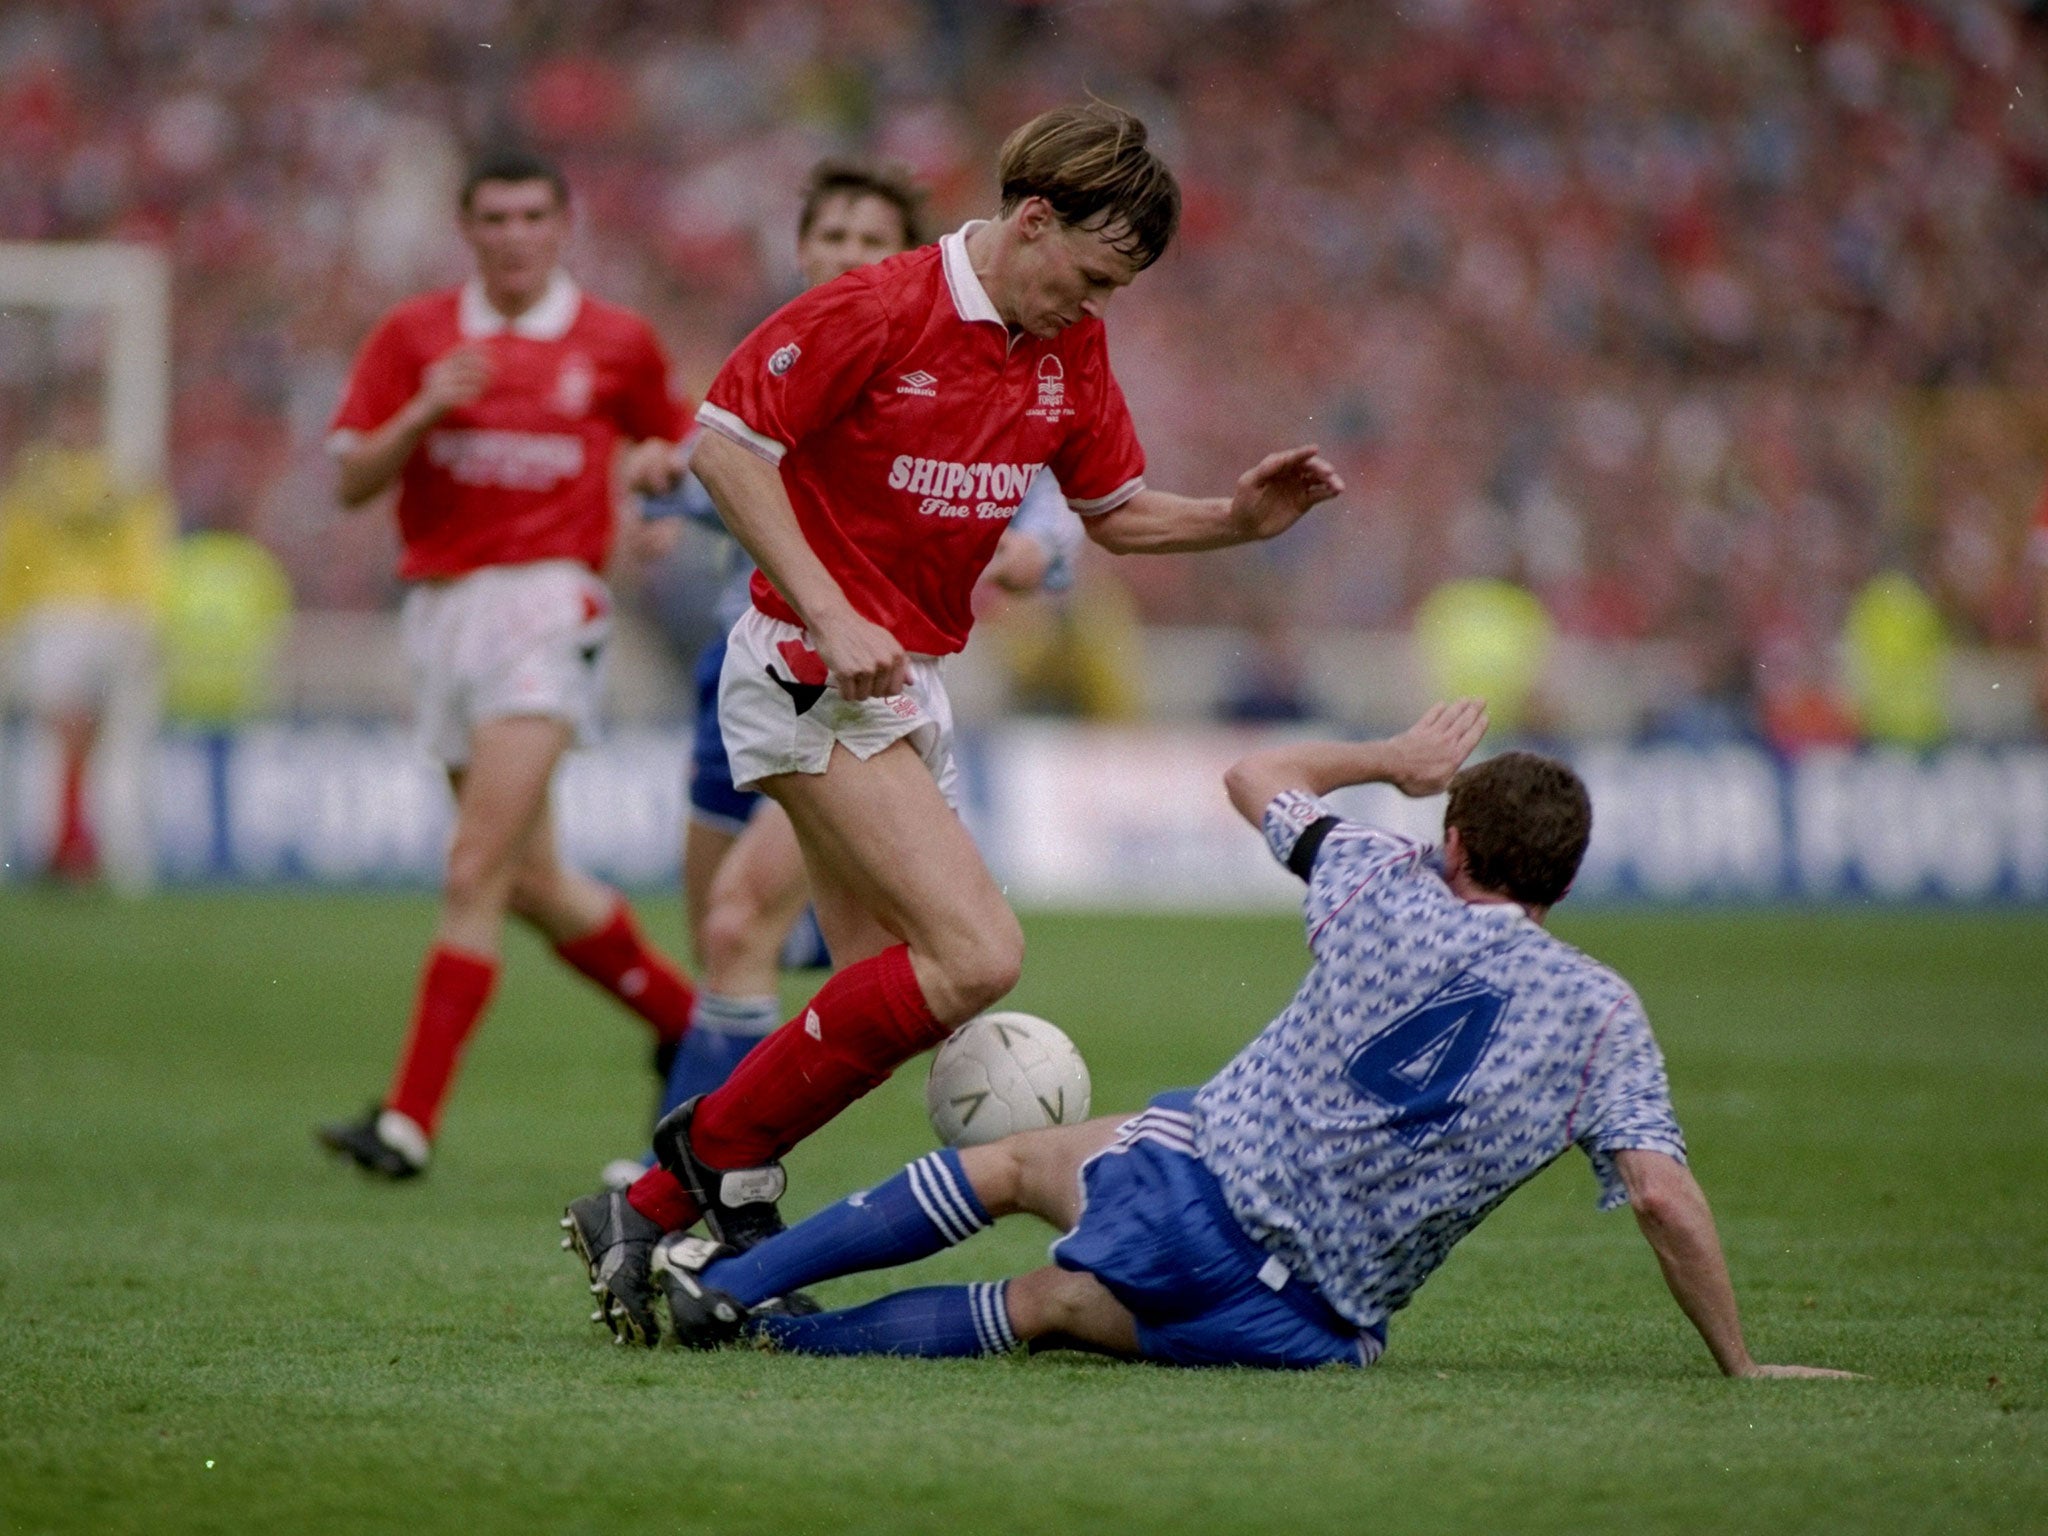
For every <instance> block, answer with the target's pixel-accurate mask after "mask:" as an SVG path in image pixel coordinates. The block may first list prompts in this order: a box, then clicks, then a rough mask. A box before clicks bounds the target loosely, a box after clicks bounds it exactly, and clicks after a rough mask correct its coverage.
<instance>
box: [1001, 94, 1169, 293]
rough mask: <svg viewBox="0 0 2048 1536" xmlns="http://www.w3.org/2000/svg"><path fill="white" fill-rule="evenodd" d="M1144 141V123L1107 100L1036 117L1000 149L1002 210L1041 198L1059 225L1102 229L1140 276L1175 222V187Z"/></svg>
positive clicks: (1158, 253)
mask: <svg viewBox="0 0 2048 1536" xmlns="http://www.w3.org/2000/svg"><path fill="white" fill-rule="evenodd" d="M1145 139H1146V134H1145V125H1144V124H1143V123H1142V122H1140V121H1139V120H1138V119H1137V118H1135V117H1133V116H1132V115H1131V114H1130V113H1128V112H1126V111H1124V110H1123V109H1122V108H1120V107H1112V106H1110V105H1109V104H1108V103H1107V102H1101V101H1091V102H1088V103H1087V104H1085V105H1083V106H1078V107H1055V108H1054V109H1053V110H1052V111H1050V112H1043V113H1040V114H1039V115H1038V116H1037V117H1034V118H1033V119H1031V121H1030V122H1028V123H1026V124H1025V125H1024V126H1023V127H1022V128H1019V129H1018V130H1017V131H1016V132H1015V133H1013V134H1011V135H1010V137H1009V138H1008V140H1007V141H1005V142H1004V144H1003V153H1002V159H1001V161H1000V163H999V167H998V170H999V174H1000V175H1001V177H1002V181H1003V212H1004V213H1009V212H1011V211H1012V210H1013V209H1015V208H1016V206H1017V205H1018V204H1019V203H1021V202H1023V201H1024V199H1025V198H1027V197H1042V198H1044V199H1045V200H1046V201H1047V202H1048V203H1050V204H1051V205H1052V211H1053V212H1054V213H1056V214H1058V215H1059V218H1060V222H1061V223H1063V224H1068V225H1072V226H1073V227H1075V228H1077V229H1088V230H1100V231H1102V232H1103V233H1104V235H1105V237H1106V238H1107V239H1108V240H1109V243H1110V244H1111V245H1112V246H1114V247H1115V248H1116V249H1117V250H1119V251H1121V252H1123V253H1124V254H1125V255H1126V256H1129V257H1130V258H1131V259H1132V260H1133V261H1135V262H1136V263H1137V264H1138V270H1140V271H1143V270H1144V269H1145V268H1146V267H1149V266H1151V265H1152V263H1153V262H1155V261H1157V260H1158V259H1159V258H1160V257H1161V256H1163V255H1165V254H1166V247H1167V246H1168V245H1169V244H1171V243H1172V241H1173V232H1174V229H1175V228H1176V227H1177V226H1178V225H1179V223H1180V183H1178V182H1176V181H1175V180H1174V179H1173V172H1172V171H1169V170H1168V169H1167V168H1166V162H1165V161H1163V160H1161V159H1160V158H1159V157H1158V156H1157V155H1155V154H1154V153H1153V152H1152V151H1151V150H1150V149H1149V148H1147V147H1146V143H1145Z"/></svg>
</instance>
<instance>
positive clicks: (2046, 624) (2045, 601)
mask: <svg viewBox="0 0 2048 1536" xmlns="http://www.w3.org/2000/svg"><path fill="white" fill-rule="evenodd" d="M2027 563H2028V564H2029V565H2031V566H2032V567H2033V568H2034V655H2035V661H2034V714H2035V718H2036V719H2037V721H2038V722H2039V724H2040V727H2041V733H2042V734H2043V735H2044V736H2048V490H2044V491H2042V493H2041V502H2040V505H2039V506H2037V507H2035V508H2034V525H2033V527H2031V528H2029V529H2028V530H2027Z"/></svg>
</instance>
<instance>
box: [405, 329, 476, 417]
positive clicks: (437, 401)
mask: <svg viewBox="0 0 2048 1536" xmlns="http://www.w3.org/2000/svg"><path fill="white" fill-rule="evenodd" d="M490 382H491V355H490V353H489V352H488V351H486V350H485V349H484V347H483V346H482V345H481V344H480V343H477V342H467V343H465V344H464V345H462V346H459V347H453V348H450V349H449V350H448V351H446V352H443V353H442V354H441V355H440V356H439V357H437V358H435V359H434V360H433V361H432V362H431V363H429V364H427V367H426V372H425V373H423V374H421V375H420V392H419V397H418V398H419V403H420V405H421V406H422V407H423V408H424V409H425V410H427V411H428V412H430V413H431V414H432V415H433V416H434V417H436V418H439V417H440V416H442V415H443V414H445V413H446V412H448V411H452V410H454V409H455V408H456V407H457V406H459V405H468V404H470V403H471V402H472V401H474V400H475V399H476V398H477V397H478V396H479V395H481V394H482V393H483V392H484V390H485V388H486V387H487V386H488V385H489V384H490Z"/></svg>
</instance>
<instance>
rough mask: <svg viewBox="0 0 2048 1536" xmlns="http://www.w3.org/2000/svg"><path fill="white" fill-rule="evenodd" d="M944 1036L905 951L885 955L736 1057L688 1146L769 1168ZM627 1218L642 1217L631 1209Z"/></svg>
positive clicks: (716, 1160)
mask: <svg viewBox="0 0 2048 1536" xmlns="http://www.w3.org/2000/svg"><path fill="white" fill-rule="evenodd" d="M945 1036H946V1029H945V1026H944V1025H942V1024H940V1023H939V1021H938V1020H937V1019H935V1018H934V1017H932V1010H931V1007H930V1005H929V1004H928V1003H926V1002H925V998H924V989H923V988H922V987H920V986H919V985H918V984H917V973H916V972H915V971H913V970H912V969H911V968H910V948H909V946H908V945H904V944H898V945H897V946H896V947H895V948H893V949H885V950H883V951H882V953H881V954H879V955H876V956H875V957H874V958H873V959H871V960H863V961H861V962H860V963H859V964H858V965H850V966H848V967H847V968H846V969H845V970H843V971H841V972H840V973H839V974H838V975H837V976H834V977H833V978H832V979H831V980H830V981H828V982H826V983H825V985H824V987H823V989H822V990H821V991H820V992H819V993H818V995H817V996H816V997H814V998H812V999H811V1003H810V1006H809V1007H808V1008H806V1009H804V1011H803V1012H802V1013H799V1014H798V1015H797V1016H796V1017H795V1018H793V1019H791V1020H790V1021H789V1022H788V1023H787V1024H785V1025H783V1026H782V1028H780V1029H778V1030H776V1031H775V1033H774V1034H772V1035H770V1036H768V1037H767V1038H766V1039H765V1040H763V1041H762V1042H761V1043H760V1044H759V1045H757V1046H755V1047H754V1048H753V1050H751V1051H749V1052H748V1053H747V1054H746V1056H745V1057H744V1058H743V1059H742V1060H741V1062H740V1064H739V1066H737V1067H736V1068H734V1069H733V1074H732V1076H731V1077H729V1078H727V1079H726V1081H725V1085H724V1086H723V1087H721V1088H719V1089H717V1090H715V1091H714V1092H712V1093H710V1094H708V1095H707V1096H706V1097H705V1099H704V1102H703V1103H702V1104H700V1105H698V1106H697V1113H696V1117H695V1119H694V1120H693V1121H692V1122H691V1125H690V1144H691V1147H692V1148H693V1149H694V1150H695V1152H696V1153H697V1155H698V1156H699V1157H701V1158H703V1159H704V1161H705V1162H707V1163H709V1164H711V1165H712V1166H713V1167H714V1168H752V1167H756V1166H758V1165H759V1164H761V1163H765V1162H769V1161H771V1160H773V1159H775V1158H778V1157H780V1156H782V1154H783V1153H785V1152H787V1151H788V1150H789V1149H790V1148H791V1147H793V1146H795V1145H796V1144H797V1143H798V1142H800V1141H802V1140H803V1139H804V1138H805V1137H806V1136H808V1135H810V1134H811V1132H813V1131H815V1130H816V1129H817V1128H818V1127H819V1126H821V1125H823V1124H824V1123H825V1122H826V1121H828V1120H830V1119H831V1118H832V1117H833V1116H834V1115H836V1114H838V1113H839V1112H840V1111H841V1110H842V1109H844V1108H846V1106H847V1105H849V1104H851V1103H852V1102H853V1101H854V1100H855V1099H857V1098H859V1097H860V1096H861V1095H862V1094H864V1093H866V1092H867V1091H868V1090H869V1089H871V1088H874V1087H876V1086H877V1085H879V1084H881V1083H883V1082H886V1081H887V1080H888V1077H889V1074H890V1073H891V1072H893V1071H895V1070H896V1068H897V1067H898V1066H899V1065H900V1064H901V1063H903V1062H905V1061H908V1060H909V1059H910V1058H911V1057H912V1056H915V1055H916V1054H917V1053H918V1052H919V1051H921V1050H923V1049H925V1048H926V1047H927V1046H930V1045H935V1044H937V1043H938V1042H939V1041H940V1040H943V1039H944V1038H945ZM635 1209H643V1208H642V1207H640V1206H639V1204H638V1202H637V1201H636V1202H635ZM645 1214H650V1215H651V1214H652V1213H651V1212H646V1213H645Z"/></svg>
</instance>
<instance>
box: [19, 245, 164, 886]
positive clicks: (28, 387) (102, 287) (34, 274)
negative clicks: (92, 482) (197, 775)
mask: <svg viewBox="0 0 2048 1536" xmlns="http://www.w3.org/2000/svg"><path fill="white" fill-rule="evenodd" d="M66 328H69V329H71V330H73V331H78V332H80V333H81V334H83V335H85V336H89V337H91V338H92V339H93V343H96V344H89V345H91V353H92V355H91V358H90V361H89V362H83V363H78V364H74V365H73V366H72V367H71V368H70V369H69V370H67V366H66V365H65V364H64V363H63V361H62V360H61V358H60V354H61V352H62V351H63V347H62V346H61V345H56V344H54V338H58V337H61V335H62V333H63V332H64V330H65V329H66ZM0 349H4V350H5V352H6V353H7V355H6V356H5V357H0V388H4V390H5V392H6V396H7V403H8V404H9V405H10V406H12V407H13V409H12V410H11V411H10V412H8V413H5V414H6V415H7V421H6V426H7V428H8V430H7V431H6V432H5V433H4V434H0V436H4V437H5V438H7V439H8V440H7V441H5V442H0V479H4V478H7V477H11V476H12V474H13V473H14V468H15V465H14V463H13V456H14V450H16V449H19V448H21V447H22V446H24V441H23V440H22V433H23V430H24V429H26V428H28V427H29V426H30V425H31V424H32V423H34V422H36V421H37V420H38V419H39V418H40V417H41V415H42V412H43V410H44V408H45V407H47V406H48V405H49V404H50V403H51V402H53V401H54V400H55V399H57V398H58V392H59V390H60V389H62V388H65V387H67V386H66V385H65V383H64V379H65V376H66V373H67V371H70V372H72V373H73V374H89V373H91V372H94V371H96V372H97V374H98V380H97V384H98V396H99V423H98V433H97V436H98V442H99V446H100V448H101V450H102V451H103V452H104V454H105V458H106V463H107V470H108V473H109V475H110V477H111V478H112V480H113V482H114V484H115V485H117V486H119V487H120V488H122V489H123V490H125V491H132V492H138V493H140V492H147V491H150V490H154V489H158V488H161V487H164V486H165V484H166V482H167V481H168V479H169V475H168V469H169V462H168V461H169V447H170V414H171V275H170V262H169V260H168V258H167V257H166V256H165V255H164V253H163V252H162V251H160V250H157V249H155V248H154V247H151V246H146V245H134V244H127V243H122V242H115V241H59V240H49V241H26V240H9V241H0ZM85 398H86V399H90V398H91V397H90V396H86V397H85ZM4 627H5V628H6V629H7V630H8V631H10V632H7V633H0V882H5V881H7V880H9V879H10V878H16V877H18V876H19V875H21V874H25V873H27V872H29V871H32V870H34V869H36V868H37V867H39V865H40V863H41V861H42V860H43V859H44V858H45V857H46V856H47V854H48V851H49V848H50V839H51V835H52V831H53V827H52V822H53V820H54V812H53V809H52V807H53V805H54V804H55V802H56V795H57V777H58V774H59V771H60V770H59V758H58V754H57V752H56V750H55V747H54V742H53V738H52V737H51V734H50V733H49V732H48V731H47V730H44V729H41V728H39V726H38V725H37V724H36V722H35V721H34V720H32V719H24V720H20V721H10V720H9V719H8V718H7V715H8V713H9V711H8V708H7V706H8V705H9V704H10V703H21V702H23V701H22V699H21V698H19V697H18V696H17V695H18V694H19V692H20V673H21V668H22V658H23V655H24V654H25V651H24V649H23V642H22V639H21V636H20V634H19V632H18V630H17V629H16V626H15V625H14V624H13V623H12V621H9V622H8V623H7V624H6V625H5V626H4ZM154 653H155V645H154V642H153V641H152V640H150V639H149V638H148V637H147V636H146V635H145V636H143V637H141V638H140V639H139V640H138V643H137V644H136V646H135V647H134V654H133V656H131V657H129V658H128V659H127V660H126V661H125V662H121V663H119V664H114V663H108V664H106V665H107V670H108V674H109V678H110V680H109V682H108V683H107V685H106V690H105V692H104V694H103V697H102V700H101V715H100V728H99V740H98V744H97V745H96V747H95V748H94V751H93V755H92V772H91V775H90V780H89V787H88V799H89V802H90V804H91V806H92V823H93V828H94V833H95V835H96V838H97V841H98V848H99V855H100V865H101V869H102V872H103V873H104V875H105V876H106V878H107V880H108V881H109V883H110V884H111V885H112V886H113V887H114V888H115V889H116V890H118V891H122V892H136V891H141V890H144V889H146V888H147V887H148V886H149V885H150V884H151V883H152V882H153V879H154V875H155V868H156V862H157V858H156V854H157V850H156V825H155V824H156V814H155V812H156V808H155V803H154V802H155V795H156V784H155V779H156V770H155V760H156V745H157V731H158V727H159V724H160V719H161V714H162V708H161V698H160V694H161V682H160V677H159V668H158V665H157V660H156V657H155V654H154Z"/></svg>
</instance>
